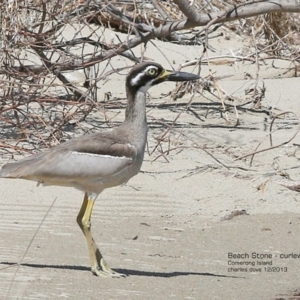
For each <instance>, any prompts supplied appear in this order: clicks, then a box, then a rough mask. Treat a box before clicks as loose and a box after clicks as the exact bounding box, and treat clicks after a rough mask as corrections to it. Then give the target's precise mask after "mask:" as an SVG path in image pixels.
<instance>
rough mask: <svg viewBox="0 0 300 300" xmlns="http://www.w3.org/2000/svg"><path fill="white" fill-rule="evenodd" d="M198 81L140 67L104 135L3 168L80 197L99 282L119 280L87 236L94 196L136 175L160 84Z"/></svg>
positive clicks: (81, 220)
mask: <svg viewBox="0 0 300 300" xmlns="http://www.w3.org/2000/svg"><path fill="white" fill-rule="evenodd" d="M199 78H200V77H199V76H198V75H195V74H192V73H187V72H178V71H168V70H165V69H164V68H163V67H162V66H161V65H160V64H158V63H155V62H142V63H139V64H137V65H135V66H134V67H132V69H131V70H130V71H129V73H128V75H127V76H126V82H125V86H126V95H127V107H126V111H125V120H124V122H123V123H122V124H121V125H119V126H118V127H116V128H115V129H113V130H112V131H108V132H98V133H92V134H86V135H83V136H80V137H75V138H72V139H70V140H69V141H66V142H64V143H62V144H60V145H58V146H55V147H53V148H50V149H48V150H47V151H45V152H39V153H36V154H32V155H30V156H29V157H25V158H23V159H21V160H20V161H16V162H12V163H7V164H5V165H4V166H3V167H2V169H1V171H0V178H19V179H26V180H32V181H36V182H38V184H42V185H44V186H49V185H56V186H65V187H73V188H76V189H78V190H80V191H83V192H84V199H83V202H82V205H81V208H80V210H79V213H78V215H77V219H76V220H77V223H78V225H79V227H80V229H81V231H82V232H83V234H84V236H85V239H86V242H87V246H88V251H89V257H90V264H91V271H92V273H93V274H94V275H97V276H102V277H123V276H126V275H124V274H121V273H118V272H116V271H114V270H112V269H111V268H110V267H109V266H108V264H107V263H106V261H105V260H104V258H103V256H102V254H101V252H100V250H99V248H98V246H97V244H96V242H95V240H94V238H93V236H92V233H91V215H92V211H93V206H94V203H95V201H96V198H97V197H98V195H99V194H100V193H101V192H102V191H103V190H104V189H106V188H111V187H114V186H118V185H121V184H124V183H126V182H127V181H128V180H129V179H130V178H131V177H133V176H135V175H137V174H138V173H139V171H140V169H141V165H142V162H143V159H144V152H145V147H146V142H147V131H148V126H147V118H146V96H147V91H148V89H149V88H150V87H152V86H156V85H157V84H159V83H162V82H164V81H193V80H197V79H199Z"/></svg>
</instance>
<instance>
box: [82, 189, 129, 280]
mask: <svg viewBox="0 0 300 300" xmlns="http://www.w3.org/2000/svg"><path fill="white" fill-rule="evenodd" d="M94 203H95V198H94V197H92V196H91V195H88V194H87V193H85V195H84V199H83V203H82V206H81V208H80V211H79V213H78V216H77V223H78V225H79V227H80V229H81V230H82V232H83V234H84V236H85V238H86V242H87V245H88V249H89V254H90V260H91V268H92V272H93V273H94V274H95V275H97V276H103V277H123V276H124V275H123V274H119V273H117V272H114V271H113V270H112V269H111V268H110V267H109V266H108V265H107V263H106V262H105V260H104V258H103V256H102V254H101V252H100V251H99V249H98V247H97V245H96V243H95V241H94V239H93V237H92V233H91V215H92V211H93V206H94Z"/></svg>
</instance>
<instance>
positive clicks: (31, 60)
mask: <svg viewBox="0 0 300 300" xmlns="http://www.w3.org/2000/svg"><path fill="white" fill-rule="evenodd" d="M249 2H251V1H221V0H214V1H201V0H195V1H192V4H193V11H195V12H197V13H198V14H200V15H202V16H206V17H207V16H209V15H208V14H211V16H213V14H216V13H219V14H220V15H219V16H217V17H214V18H213V17H212V20H210V19H209V18H208V21H202V19H201V21H197V20H196V17H195V15H193V13H191V12H190V11H189V7H188V5H187V6H184V5H186V4H189V2H186V1H179V2H178V1H154V0H152V1H150V0H149V1H106V2H105V4H104V2H101V1H83V0H77V1H73V0H70V1H59V0H48V1H32V0H23V1H17V0H15V1H8V0H4V1H2V2H1V4H0V13H1V15H0V20H1V29H2V30H1V36H0V45H1V47H0V65H1V69H0V103H1V106H0V110H1V119H0V120H1V132H0V135H1V143H0V146H1V152H2V153H5V152H8V153H14V152H15V151H20V152H24V151H30V152H31V151H32V150H34V149H36V148H40V147H48V146H50V145H53V144H57V143H59V142H60V141H61V140H64V139H67V138H68V136H69V135H73V134H74V132H77V131H80V132H81V131H83V132H86V131H89V130H93V129H94V126H92V125H90V126H83V125H82V124H84V121H85V120H86V119H87V118H88V116H89V115H90V114H91V112H93V111H95V110H97V111H99V110H100V111H101V112H103V118H102V120H101V122H100V123H101V124H105V123H107V122H109V121H110V120H108V119H107V118H106V115H105V110H106V109H108V108H115V107H124V105H125V103H124V101H123V102H122V101H118V100H120V99H116V100H117V101H113V102H111V101H106V100H107V99H104V100H103V101H100V100H99V94H100V93H101V91H100V92H99V85H100V84H101V85H103V84H105V79H107V78H108V77H109V76H111V75H112V74H113V73H115V72H119V71H121V70H120V69H108V68H106V67H101V68H99V65H100V64H102V66H103V64H105V65H106V66H108V65H109V62H110V60H111V59H112V58H113V57H114V56H116V55H121V56H123V57H124V58H125V59H126V60H128V65H132V64H134V63H135V62H138V61H140V60H141V59H142V58H143V53H141V54H140V57H137V56H135V55H134V54H133V52H131V51H130V49H131V48H134V47H135V46H136V45H138V44H141V43H143V42H147V41H148V40H151V39H153V38H155V37H156V38H159V39H161V40H162V41H164V42H166V43H176V44H189V45H203V53H202V56H201V57H199V59H198V60H196V61H191V62H187V63H186V65H193V64H194V65H199V63H200V62H201V61H202V59H203V58H204V57H205V53H206V49H207V47H209V40H210V38H211V37H212V36H214V35H216V34H218V30H219V28H220V27H223V29H224V28H225V29H226V30H228V31H234V32H236V33H238V34H239V35H249V34H251V35H253V36H254V37H255V39H254V40H253V44H255V45H254V46H255V49H256V51H254V52H253V53H247V59H252V60H253V62H257V61H259V60H263V59H266V58H269V57H274V58H281V59H285V60H290V61H291V62H293V64H294V66H295V74H294V75H295V76H297V68H298V64H299V57H298V47H297V45H298V44H299V42H298V39H299V35H298V34H296V33H295V32H299V26H300V20H299V15H298V14H292V13H283V12H273V13H269V14H261V15H258V16H256V17H253V18H249V19H244V18H242V17H243V15H242V14H241V17H239V15H238V14H237V15H233V11H234V9H233V8H236V5H237V6H239V5H240V6H241V8H243V5H245V7H246V5H247V3H249ZM267 2H268V1H267ZM175 3H177V4H179V3H182V4H181V6H180V4H179V6H177V5H176V4H175ZM228 12H230V13H231V14H232V17H231V16H230V14H229V15H228V14H227V15H226V13H228ZM256 14H258V13H256ZM224 15H226V17H228V20H225V21H226V22H225V23H223V22H224V20H223V21H222V20H221V19H222V18H224ZM186 18H188V19H189V20H190V21H191V22H188V23H187V22H185V19H186ZM231 19H233V21H231V22H227V21H230V20H231ZM234 19H235V20H234ZM236 19H237V20H236ZM183 21H184V22H183ZM221 21H222V22H221ZM170 22H173V23H172V24H177V25H178V29H184V30H183V31H175V29H174V30H167V29H166V28H167V26H168V24H170ZM176 22H177V23H176ZM197 22H198V23H197ZM199 22H200V23H201V22H202V23H201V24H202V27H197V29H195V28H194V26H195V24H196V23H197V24H200V23H199ZM278 24H280V26H279V25H278ZM204 25H205V26H204ZM106 30H114V31H117V32H122V33H126V34H127V35H128V41H127V40H125V41H121V40H120V41H116V40H107V39H106V38H105V37H104V33H105V31H106ZM65 32H71V33H70V34H69V35H66V34H65ZM143 34H145V35H144V37H143V38H141V36H142V35H143ZM146 34H147V35H146ZM249 51H250V50H249ZM148 59H153V57H150V58H148ZM206 60H207V61H209V57H206ZM130 61H131V62H132V63H130ZM181 67H183V66H181ZM126 68H127V67H126ZM257 79H258V78H257ZM78 82H80V84H78ZM187 91H189V92H198V93H205V92H209V93H214V96H215V98H216V102H218V103H219V104H220V102H222V104H221V105H222V106H221V109H223V110H224V112H226V105H227V104H226V97H223V96H224V95H225V93H223V91H221V92H220V89H219V88H218V86H217V83H216V81H215V79H214V78H209V80H208V81H203V82H201V83H198V84H196V85H195V84H194V85H192V86H191V85H189V86H186V85H179V86H177V88H176V90H175V91H173V92H172V94H171V95H172V97H173V99H174V100H175V99H178V98H180V97H181V96H182V95H183V94H184V93H186V92H187ZM217 91H218V92H217ZM222 94H223V96H222ZM250 96H251V101H252V102H253V106H254V107H255V108H257V109H263V96H264V91H263V89H259V88H258V87H257V86H255V87H254V89H253V90H252V91H251V93H250ZM107 98H109V95H107ZM102 99H103V98H101V100H102ZM227 99H228V97H227ZM228 100H230V99H228ZM231 107H232V105H231ZM237 125H238V124H237Z"/></svg>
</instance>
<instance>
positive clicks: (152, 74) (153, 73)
mask: <svg viewBox="0 0 300 300" xmlns="http://www.w3.org/2000/svg"><path fill="white" fill-rule="evenodd" d="M147 74H148V75H150V76H155V75H156V74H157V70H156V69H154V68H151V69H149V70H148V71H147Z"/></svg>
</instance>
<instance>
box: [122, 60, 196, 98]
mask: <svg viewBox="0 0 300 300" xmlns="http://www.w3.org/2000/svg"><path fill="white" fill-rule="evenodd" d="M199 78H200V77H199V76H198V75H194V74H191V73H186V72H176V71H167V70H165V69H164V68H163V67H162V66H161V65H160V64H157V63H154V62H143V63H140V64H138V65H136V66H134V67H133V68H132V69H131V71H130V72H129V73H128V75H127V78H126V88H127V91H128V92H130V93H131V94H135V93H136V92H137V91H142V92H144V93H146V92H147V90H148V89H149V88H150V87H152V86H154V85H156V84H159V83H161V82H164V81H191V80H197V79H199Z"/></svg>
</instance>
